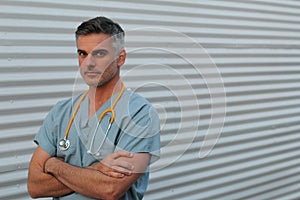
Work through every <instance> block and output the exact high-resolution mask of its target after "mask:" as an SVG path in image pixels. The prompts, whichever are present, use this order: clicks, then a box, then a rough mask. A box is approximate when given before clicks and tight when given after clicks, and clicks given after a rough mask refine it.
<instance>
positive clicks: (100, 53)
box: [92, 50, 107, 58]
mask: <svg viewBox="0 0 300 200" xmlns="http://www.w3.org/2000/svg"><path fill="white" fill-rule="evenodd" d="M106 54H107V51H106V50H96V51H93V52H92V55H93V56H95V57H98V58H101V57H104V56H105V55H106Z"/></svg>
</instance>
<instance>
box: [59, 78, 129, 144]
mask: <svg viewBox="0 0 300 200" xmlns="http://www.w3.org/2000/svg"><path fill="white" fill-rule="evenodd" d="M124 90H125V86H124V84H123V83H122V87H121V90H120V92H119V94H118V96H117V97H116V99H115V100H114V102H113V104H112V105H111V107H110V108H108V109H106V110H104V111H103V112H102V113H101V114H100V116H99V118H98V121H101V120H102V118H103V117H104V115H106V114H107V113H109V112H110V113H111V117H110V120H109V128H110V126H111V124H112V123H113V122H114V120H115V110H114V108H115V106H116V104H117V103H118V101H119V100H120V98H121V96H122V94H123V93H124ZM87 94H88V90H87V91H85V93H84V94H83V95H82V97H81V98H80V99H79V101H78V104H77V106H76V107H75V110H74V112H73V114H72V116H71V119H70V121H69V123H68V126H67V129H66V131H65V135H64V141H65V142H67V141H68V136H69V132H70V129H71V126H72V124H73V121H74V119H75V116H76V114H77V112H78V109H79V107H80V105H81V103H82V101H83V100H84V98H85V97H86V95H87ZM98 126H99V123H98V125H97V128H98Z"/></svg>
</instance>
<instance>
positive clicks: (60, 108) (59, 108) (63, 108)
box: [49, 94, 81, 117]
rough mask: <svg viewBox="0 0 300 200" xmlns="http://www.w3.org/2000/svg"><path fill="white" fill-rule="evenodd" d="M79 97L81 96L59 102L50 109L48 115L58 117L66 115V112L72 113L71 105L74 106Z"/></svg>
mask: <svg viewBox="0 0 300 200" xmlns="http://www.w3.org/2000/svg"><path fill="white" fill-rule="evenodd" d="M80 96H81V94H80V95H76V96H73V97H69V98H66V99H62V100H59V101H58V102H56V104H55V105H54V106H53V107H52V109H51V110H50V112H49V114H50V115H52V116H53V117H58V116H59V115H61V114H64V113H67V112H68V111H72V107H73V105H75V104H76V102H78V99H79V98H80Z"/></svg>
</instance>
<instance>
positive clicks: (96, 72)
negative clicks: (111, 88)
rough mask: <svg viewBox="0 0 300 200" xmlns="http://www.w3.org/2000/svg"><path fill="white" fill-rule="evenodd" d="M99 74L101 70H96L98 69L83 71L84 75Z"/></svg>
mask: <svg viewBox="0 0 300 200" xmlns="http://www.w3.org/2000/svg"><path fill="white" fill-rule="evenodd" d="M100 74H101V72H98V71H86V72H84V75H87V76H98V75H100Z"/></svg>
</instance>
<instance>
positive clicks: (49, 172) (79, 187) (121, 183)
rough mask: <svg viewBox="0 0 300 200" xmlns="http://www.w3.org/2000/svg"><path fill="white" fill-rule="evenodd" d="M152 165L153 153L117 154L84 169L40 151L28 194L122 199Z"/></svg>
mask: <svg viewBox="0 0 300 200" xmlns="http://www.w3.org/2000/svg"><path fill="white" fill-rule="evenodd" d="M149 161H150V155H149V153H135V154H132V153H129V152H127V151H117V152H115V153H113V154H110V155H108V156H106V157H105V158H104V159H103V160H101V161H100V162H97V163H96V164H94V165H92V166H89V167H86V168H80V167H76V166H72V165H70V164H68V163H65V162H64V161H63V160H61V159H60V158H57V157H51V155H49V154H48V153H47V152H46V151H44V150H43V149H42V148H41V147H37V149H36V151H35V152H34V154H33V156H32V159H31V162H30V166H29V173H28V192H29V194H30V196H31V197H33V198H38V197H59V196H64V195H67V194H70V193H73V192H77V193H79V194H82V195H85V196H89V197H91V198H97V199H118V198H120V197H122V196H123V195H124V194H125V192H126V191H127V190H128V189H129V188H130V186H131V185H132V184H133V183H134V182H135V181H136V180H137V179H138V178H139V177H140V175H141V174H143V173H144V171H145V170H146V168H147V166H148V164H149Z"/></svg>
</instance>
